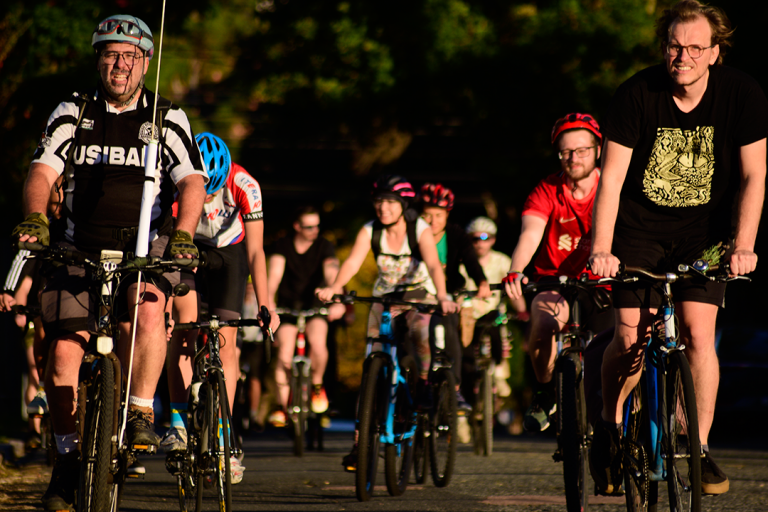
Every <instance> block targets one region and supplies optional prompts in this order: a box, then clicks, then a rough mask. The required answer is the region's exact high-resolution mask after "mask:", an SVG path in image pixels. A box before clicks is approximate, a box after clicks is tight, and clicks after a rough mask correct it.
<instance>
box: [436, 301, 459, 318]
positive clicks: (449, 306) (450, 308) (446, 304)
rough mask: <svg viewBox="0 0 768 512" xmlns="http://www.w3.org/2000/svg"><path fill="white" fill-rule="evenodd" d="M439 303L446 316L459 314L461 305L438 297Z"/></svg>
mask: <svg viewBox="0 0 768 512" xmlns="http://www.w3.org/2000/svg"><path fill="white" fill-rule="evenodd" d="M437 302H438V303H439V304H440V311H442V312H443V314H444V315H448V314H450V313H458V312H459V305H458V304H456V303H455V302H453V300H451V299H450V298H448V297H443V298H442V299H441V298H439V297H438V299H437Z"/></svg>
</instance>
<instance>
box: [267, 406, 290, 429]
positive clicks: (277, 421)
mask: <svg viewBox="0 0 768 512" xmlns="http://www.w3.org/2000/svg"><path fill="white" fill-rule="evenodd" d="M267 421H268V422H269V424H270V425H272V426H273V427H275V428H284V427H285V425H286V423H287V418H286V417H285V411H283V410H282V409H277V410H275V411H272V414H270V415H269V418H267Z"/></svg>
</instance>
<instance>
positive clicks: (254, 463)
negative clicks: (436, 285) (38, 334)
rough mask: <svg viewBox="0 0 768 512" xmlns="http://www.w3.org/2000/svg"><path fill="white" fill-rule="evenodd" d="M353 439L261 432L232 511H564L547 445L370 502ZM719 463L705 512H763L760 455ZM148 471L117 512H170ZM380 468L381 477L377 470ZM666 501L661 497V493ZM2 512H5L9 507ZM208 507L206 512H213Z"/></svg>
mask: <svg viewBox="0 0 768 512" xmlns="http://www.w3.org/2000/svg"><path fill="white" fill-rule="evenodd" d="M350 436H351V434H349V433H326V442H325V450H324V451H323V452H309V453H307V455H305V457H303V458H301V459H299V458H296V457H294V456H293V455H292V454H291V444H290V441H289V440H288V439H287V437H285V436H284V434H280V433H267V434H263V435H260V436H258V437H255V438H250V439H246V440H245V446H244V448H245V451H246V457H245V461H244V462H245V465H246V467H247V468H248V469H247V471H246V473H245V479H244V480H243V482H242V483H241V484H240V485H238V486H236V487H235V488H234V489H235V498H234V502H235V510H244V511H245V510H248V511H251V510H252V511H262V510H265V511H266V510H269V511H338V510H360V511H368V510H387V511H389V510H398V511H399V510H407V511H456V512H469V511H474V510H479V511H525V512H533V511H564V510H565V505H564V498H563V490H562V466H561V465H560V464H556V463H554V462H552V459H551V454H552V452H553V450H554V440H553V439H551V438H546V437H545V438H534V437H503V438H498V437H497V440H496V446H495V453H494V454H493V455H492V456H491V457H489V458H485V457H477V456H475V455H474V454H473V453H472V451H471V450H470V448H469V446H468V445H460V451H459V455H458V458H457V463H456V473H455V475H454V479H453V481H452V482H451V484H450V486H449V487H448V488H445V489H437V488H435V487H434V486H433V485H432V483H431V481H429V480H428V482H427V483H426V484H424V485H420V486H417V485H415V484H412V485H411V486H410V487H409V488H408V490H407V491H406V493H405V494H404V495H403V496H401V497H398V498H393V497H390V496H388V495H387V492H386V488H385V486H384V475H383V474H380V475H379V479H378V481H379V482H380V483H381V486H380V487H377V489H378V491H377V492H376V495H375V497H374V499H373V500H372V501H370V502H368V503H359V502H358V501H357V500H356V499H355V493H354V487H353V485H354V480H353V475H351V474H349V473H344V472H343V471H342V469H341V465H340V461H341V457H342V455H343V454H344V453H346V452H347V451H348V450H349V448H350V446H351V442H350V440H351V437H350ZM714 454H715V455H716V458H717V461H718V462H719V463H720V464H721V466H722V467H723V468H724V470H725V471H726V472H727V473H728V475H729V476H730V478H731V491H730V492H729V493H727V494H725V495H723V496H720V497H718V498H711V497H708V498H705V501H704V510H706V511H710V510H712V511H720V510H723V511H739V512H744V511H768V450H764V449H762V450H758V451H753V450H748V449H745V448H733V449H720V450H717V451H715V452H714ZM142 461H143V462H144V463H145V465H146V467H147V477H146V479H145V480H143V481H131V482H129V483H128V484H127V486H126V489H125V494H124V499H123V503H122V506H121V510H122V511H172V510H178V505H177V501H176V488H175V482H174V480H173V478H172V477H171V476H170V475H169V474H168V473H166V471H165V468H164V457H163V456H154V457H146V458H144V459H142ZM383 465H384V464H383V461H382V463H381V464H380V468H382V470H383ZM29 472H30V473H35V475H36V477H35V475H32V474H29V475H27V478H26V480H25V481H24V482H23V485H22V484H19V485H17V486H16V487H14V488H12V489H11V490H10V491H9V488H8V487H6V488H2V486H0V510H32V509H34V506H35V505H36V504H37V503H39V501H38V500H39V496H40V494H42V492H43V490H44V487H45V483H46V482H47V478H48V476H47V474H46V469H45V468H44V467H41V466H33V467H32V469H31V470H30V471H29ZM3 491H5V492H6V493H8V492H13V493H14V494H15V495H16V498H17V499H16V500H15V501H14V503H15V504H14V505H10V504H9V502H7V501H5V502H4V500H3V499H2V498H3V496H2V495H3ZM664 494H666V492H664ZM8 507H10V508H8ZM214 508H215V507H214V503H213V500H211V503H210V510H214ZM589 510H591V511H596V512H597V511H600V512H608V511H611V512H613V511H621V510H625V507H624V504H623V499H621V498H618V499H617V498H610V499H609V498H593V499H592V502H591V505H590V508H589Z"/></svg>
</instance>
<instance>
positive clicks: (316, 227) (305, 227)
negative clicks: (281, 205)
mask: <svg viewBox="0 0 768 512" xmlns="http://www.w3.org/2000/svg"><path fill="white" fill-rule="evenodd" d="M299 227H300V228H301V229H306V230H307V231H309V230H310V229H320V224H315V225H314V226H299Z"/></svg>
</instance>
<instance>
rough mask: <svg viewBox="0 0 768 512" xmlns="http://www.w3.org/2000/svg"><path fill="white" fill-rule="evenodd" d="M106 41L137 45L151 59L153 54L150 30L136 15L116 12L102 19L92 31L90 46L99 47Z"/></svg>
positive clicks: (153, 47) (153, 44)
mask: <svg viewBox="0 0 768 512" xmlns="http://www.w3.org/2000/svg"><path fill="white" fill-rule="evenodd" d="M106 43H128V44H132V45H134V46H138V47H139V48H140V49H142V50H144V51H145V52H146V54H147V58H148V59H151V58H152V56H153V55H154V54H155V42H154V39H153V38H152V31H150V30H149V27H148V26H147V24H146V23H144V22H143V21H141V20H140V19H139V18H137V17H136V16H131V15H129V14H117V15H115V16H110V17H109V18H107V19H105V20H103V21H102V22H101V23H99V26H98V27H96V30H94V31H93V37H92V38H91V46H93V47H94V48H96V50H97V51H98V50H99V48H100V47H101V46H102V45H104V44H106Z"/></svg>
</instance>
